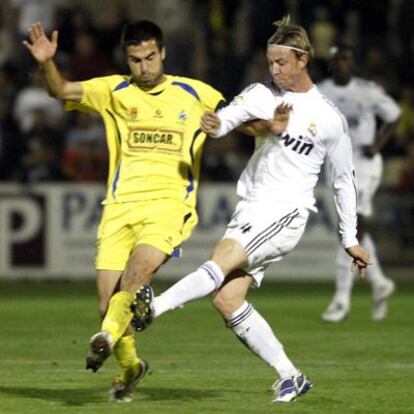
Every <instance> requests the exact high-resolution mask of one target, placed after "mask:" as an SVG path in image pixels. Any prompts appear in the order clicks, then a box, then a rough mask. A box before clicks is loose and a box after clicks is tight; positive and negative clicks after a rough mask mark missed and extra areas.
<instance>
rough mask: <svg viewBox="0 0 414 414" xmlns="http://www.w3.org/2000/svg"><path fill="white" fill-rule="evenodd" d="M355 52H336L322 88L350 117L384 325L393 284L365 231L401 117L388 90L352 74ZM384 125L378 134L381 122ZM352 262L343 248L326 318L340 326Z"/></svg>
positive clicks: (361, 223) (377, 308)
mask: <svg viewBox="0 0 414 414" xmlns="http://www.w3.org/2000/svg"><path fill="white" fill-rule="evenodd" d="M353 67H354V53H353V50H352V48H351V47H350V46H347V45H339V46H337V47H334V48H332V64H331V68H332V78H329V79H326V80H324V81H323V82H321V83H320V84H319V85H318V87H319V89H320V91H321V92H322V93H323V94H324V95H326V96H327V97H328V98H329V99H330V100H331V101H332V102H333V103H334V104H335V105H336V106H337V107H338V109H339V110H340V111H341V112H342V113H343V114H344V115H345V117H346V119H347V121H348V125H349V134H350V136H351V140H352V147H353V153H354V164H355V173H356V178H357V180H356V181H357V188H358V206H357V211H358V234H357V238H358V240H360V242H361V244H362V246H364V247H365V249H366V250H367V251H368V252H369V255H370V257H371V261H372V266H369V267H368V269H367V279H368V280H369V282H370V283H371V286H372V293H373V308H372V318H373V319H374V320H382V319H384V318H385V317H386V315H387V309H388V301H387V299H388V298H389V296H390V295H391V294H392V293H393V292H394V282H393V281H392V280H390V279H388V278H387V277H386V276H385V275H384V273H383V271H382V269H381V265H380V263H379V260H378V257H377V253H376V249H375V245H374V242H373V240H372V238H371V236H370V234H369V233H368V232H367V231H366V221H367V218H369V217H370V216H371V214H372V210H373V209H372V202H373V197H374V194H375V192H376V190H377V188H378V185H379V183H380V180H381V174H382V157H381V153H380V151H381V149H382V148H383V146H384V145H385V143H386V142H387V140H388V139H389V137H390V136H391V133H392V132H393V130H394V128H395V126H396V122H397V120H398V118H399V116H400V112H401V111H400V108H399V107H398V105H397V104H396V102H395V101H394V100H393V99H392V98H391V97H390V96H388V95H387V94H386V93H385V92H384V90H383V89H382V88H381V87H380V86H379V85H377V84H376V83H374V82H371V81H368V80H365V79H361V78H359V77H356V76H354V75H353ZM377 118H379V119H381V121H382V126H381V127H380V128H379V129H378V130H377V121H376V119H377ZM349 263H350V258H349V257H348V255H347V254H346V253H345V252H344V251H343V249H341V248H339V250H338V255H337V268H336V292H335V294H334V297H333V299H332V302H331V303H330V304H329V306H328V308H327V309H326V311H325V312H324V313H323V314H322V319H323V320H325V321H327V322H340V321H342V320H343V319H344V318H345V317H346V316H347V314H348V313H349V312H350V308H351V292H352V285H353V279H354V277H353V276H354V275H353V272H351V269H350V266H349Z"/></svg>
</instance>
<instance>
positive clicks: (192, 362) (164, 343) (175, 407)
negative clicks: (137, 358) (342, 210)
mask: <svg viewBox="0 0 414 414" xmlns="http://www.w3.org/2000/svg"><path fill="white" fill-rule="evenodd" d="M163 288H165V286H161V285H155V290H156V291H157V292H158V293H159V292H160V291H161V290H162V289H163ZM331 293H332V286H328V285H321V284H307V285H302V284H285V283H281V284H266V283H265V284H264V286H263V287H262V288H261V289H259V290H257V291H252V293H251V296H250V300H251V301H252V302H253V303H254V305H255V307H256V308H257V309H258V310H259V311H260V312H261V313H262V314H263V315H264V316H265V317H266V318H267V319H268V321H269V322H270V324H271V325H272V327H273V328H274V329H275V332H276V335H277V336H278V337H279V339H280V340H281V341H282V342H283V343H284V345H285V349H286V350H287V353H288V355H289V356H290V357H291V358H292V360H293V361H294V363H295V364H296V365H297V366H298V367H299V368H301V369H302V370H303V371H304V372H305V373H306V374H307V375H308V376H309V377H310V378H311V379H312V381H313V383H314V389H313V390H312V391H311V392H309V393H308V394H307V395H306V396H304V397H303V398H301V399H299V400H298V401H297V402H295V403H293V404H290V405H288V406H286V405H283V406H280V405H272V404H271V403H270V400H271V396H272V394H271V392H270V390H269V389H270V386H271V384H272V382H273V381H274V379H275V377H274V373H273V370H272V369H270V368H268V367H267V366H266V365H265V364H264V363H263V362H261V360H259V359H258V358H257V357H255V356H253V355H251V354H250V353H249V351H248V350H247V349H246V348H244V347H243V346H242V345H241V344H240V343H239V341H237V340H236V339H235V337H234V336H233V335H232V333H231V331H229V330H228V329H225V328H224V323H223V321H222V320H221V319H220V317H219V316H218V314H216V313H215V311H214V310H213V309H212V307H211V305H210V303H209V301H208V299H203V300H200V301H198V302H195V303H193V304H190V305H188V306H186V307H185V308H184V309H182V310H178V311H175V312H171V313H169V314H166V315H164V316H163V317H162V318H160V319H159V320H157V321H156V322H155V323H154V325H153V326H152V327H151V328H150V329H149V330H148V331H145V332H144V333H141V334H139V335H138V336H137V338H138V343H139V349H140V352H141V354H142V356H144V358H145V359H147V360H148V361H149V363H150V365H151V369H152V373H151V375H149V376H148V377H147V378H146V379H145V381H144V382H143V383H142V384H141V385H140V386H139V388H138V389H137V391H136V394H135V399H134V401H133V402H132V403H130V404H115V403H109V402H107V390H108V389H109V386H110V381H111V378H112V376H113V375H115V374H116V372H117V368H116V364H115V363H114V361H113V359H110V360H108V362H107V363H106V364H105V366H104V367H103V368H102V369H101V370H100V371H99V372H98V373H97V374H92V373H90V372H86V371H85V369H84V360H85V354H86V349H87V342H88V339H89V337H90V336H91V335H92V334H93V333H95V332H96V331H97V330H98V329H99V324H98V316H97V311H96V296H95V286H94V284H93V283H4V282H2V283H0V350H1V357H0V413H1V414H6V413H7V414H17V413H18V414H23V413H24V414H32V413H33V414H38V413H39V414H40V413H42V414H54V413H65V414H66V413H80V414H97V413H100V414H101V413H111V414H118V413H134V414H137V413H145V414H155V413H156V414H164V413H165V414H187V413H188V414H190V413H191V414H198V413H203V414H210V413H211V414H213V413H220V414H233V413H237V414H239V413H254V414H265V413H275V412H278V413H292V414H293V413H301V414H325V413H327V414H328V413H329V414H332V413H335V414H351V413H352V414H354V413H355V414H357V413H360V414H394V413H395V414H397V413H398V414H413V413H414V391H413V386H412V384H413V379H414V352H413V346H414V345H413V344H414V285H413V284H412V283H407V282H406V283H404V284H403V283H400V284H399V286H398V290H397V292H396V294H395V295H394V296H393V298H392V301H391V310H390V316H389V318H388V319H387V320H386V321H384V322H380V323H379V322H373V321H372V320H371V319H370V307H371V300H370V292H369V289H368V288H367V287H366V286H358V287H357V288H356V294H355V295H354V299H353V312H352V315H351V316H350V317H349V318H348V319H347V320H346V321H345V322H344V323H342V324H338V325H330V324H326V323H323V322H321V321H320V319H319V315H320V313H321V312H322V311H323V310H324V308H325V306H326V305H327V304H328V302H329V300H330V296H331Z"/></svg>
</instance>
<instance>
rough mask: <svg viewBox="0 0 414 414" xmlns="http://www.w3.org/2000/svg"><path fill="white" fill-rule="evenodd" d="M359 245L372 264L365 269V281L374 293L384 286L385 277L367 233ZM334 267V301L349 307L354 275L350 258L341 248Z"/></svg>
mask: <svg viewBox="0 0 414 414" xmlns="http://www.w3.org/2000/svg"><path fill="white" fill-rule="evenodd" d="M361 245H362V246H363V247H364V248H365V249H366V250H367V251H368V253H369V256H370V261H371V263H372V264H370V265H369V266H368V267H367V279H368V280H369V281H370V283H371V286H372V288H373V289H374V291H375V289H378V288H379V287H380V286H382V285H383V284H384V282H385V281H386V277H385V275H384V273H383V271H382V268H381V265H380V264H379V261H378V256H377V251H376V248H375V245H374V242H373V240H372V238H371V236H370V235H369V234H368V233H365V235H364V237H363V238H362V241H361ZM336 265H337V269H336V292H335V296H334V301H335V302H337V303H341V304H342V305H344V306H345V307H349V306H350V302H351V291H352V285H353V281H354V273H353V272H352V271H351V265H352V258H351V257H349V256H348V254H347V253H346V252H345V250H344V249H343V248H342V247H340V248H339V250H338V255H337V261H336Z"/></svg>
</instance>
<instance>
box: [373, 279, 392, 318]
mask: <svg viewBox="0 0 414 414" xmlns="http://www.w3.org/2000/svg"><path fill="white" fill-rule="evenodd" d="M394 291H395V283H394V282H393V281H392V280H390V279H387V280H386V281H385V283H384V284H383V285H381V286H380V287H378V288H376V289H374V303H373V306H372V319H374V321H382V320H384V319H385V318H386V317H387V314H388V298H389V297H390V296H391V295H392V294H393V293H394Z"/></svg>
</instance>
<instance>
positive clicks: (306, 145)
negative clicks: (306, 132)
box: [281, 134, 313, 155]
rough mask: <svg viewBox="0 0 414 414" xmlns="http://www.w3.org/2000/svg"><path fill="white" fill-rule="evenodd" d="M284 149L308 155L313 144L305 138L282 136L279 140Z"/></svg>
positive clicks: (300, 136)
mask: <svg viewBox="0 0 414 414" xmlns="http://www.w3.org/2000/svg"><path fill="white" fill-rule="evenodd" d="M281 139H282V141H283V144H284V145H285V147H289V148H290V149H291V150H293V151H295V152H297V153H298V154H304V155H309V153H310V152H311V151H312V148H313V143H312V141H311V140H310V139H309V138H307V137H303V136H302V135H299V137H298V138H295V137H291V136H290V135H289V134H286V135H283V137H282V138H281Z"/></svg>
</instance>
